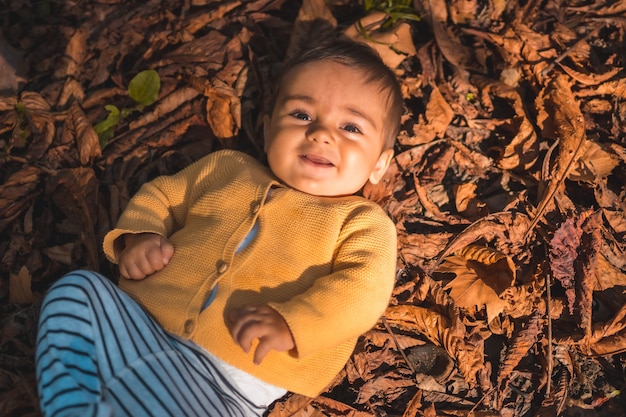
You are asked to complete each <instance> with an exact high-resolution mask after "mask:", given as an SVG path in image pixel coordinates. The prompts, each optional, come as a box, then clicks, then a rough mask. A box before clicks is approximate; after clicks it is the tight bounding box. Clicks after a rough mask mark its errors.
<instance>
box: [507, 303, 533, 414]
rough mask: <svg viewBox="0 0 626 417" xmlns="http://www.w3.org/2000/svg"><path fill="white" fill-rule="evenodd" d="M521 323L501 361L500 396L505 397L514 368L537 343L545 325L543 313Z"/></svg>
mask: <svg viewBox="0 0 626 417" xmlns="http://www.w3.org/2000/svg"><path fill="white" fill-rule="evenodd" d="M521 325H522V326H523V327H522V328H520V329H519V330H518V331H516V334H515V336H514V337H513V340H512V341H511V342H509V343H508V348H507V350H506V356H505V358H504V361H502V362H500V368H499V370H498V389H499V390H500V393H501V395H500V396H499V398H504V397H505V395H504V391H505V389H506V381H507V380H508V378H509V377H510V376H511V373H512V372H513V370H514V369H515V368H516V367H517V365H518V364H519V363H520V361H521V360H522V359H523V358H524V356H526V355H527V354H528V351H529V350H530V348H531V347H532V346H533V345H534V344H535V343H537V340H538V339H539V331H540V330H541V327H543V326H542V324H541V314H538V313H535V314H533V315H532V316H531V317H530V318H529V319H528V321H527V322H524V323H521ZM500 405H502V404H500Z"/></svg>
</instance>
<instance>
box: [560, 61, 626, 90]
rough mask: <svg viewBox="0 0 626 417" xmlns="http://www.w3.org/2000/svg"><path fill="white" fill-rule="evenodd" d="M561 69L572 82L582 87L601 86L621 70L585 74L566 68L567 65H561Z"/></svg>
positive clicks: (613, 69)
mask: <svg viewBox="0 0 626 417" xmlns="http://www.w3.org/2000/svg"><path fill="white" fill-rule="evenodd" d="M560 67H561V69H562V70H563V71H564V72H566V73H567V74H568V75H569V76H570V77H572V78H573V79H574V80H576V81H578V82H579V83H581V84H583V85H589V86H592V85H598V84H602V83H604V82H606V81H608V80H610V79H611V78H613V77H614V76H615V74H617V73H619V72H620V71H621V70H622V68H619V67H613V68H611V69H609V70H608V71H607V72H605V73H602V74H585V73H583V72H580V71H576V70H575V69H573V68H570V67H568V66H567V65H561V66H560Z"/></svg>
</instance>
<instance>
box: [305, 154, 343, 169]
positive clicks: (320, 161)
mask: <svg viewBox="0 0 626 417" xmlns="http://www.w3.org/2000/svg"><path fill="white" fill-rule="evenodd" d="M300 158H302V159H306V160H307V161H309V162H311V163H313V164H315V165H324V166H329V167H332V166H335V164H333V163H332V162H330V161H329V160H328V159H326V158H324V157H323V156H318V155H312V154H307V153H305V154H302V155H300Z"/></svg>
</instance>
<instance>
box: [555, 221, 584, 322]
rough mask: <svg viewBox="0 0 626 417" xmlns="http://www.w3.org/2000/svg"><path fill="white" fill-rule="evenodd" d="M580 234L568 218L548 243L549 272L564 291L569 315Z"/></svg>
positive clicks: (573, 293)
mask: <svg viewBox="0 0 626 417" xmlns="http://www.w3.org/2000/svg"><path fill="white" fill-rule="evenodd" d="M582 233H583V232H582V230H581V229H580V226H579V225H577V222H576V220H575V219H573V218H569V219H567V220H565V221H564V222H563V224H561V226H560V227H559V228H558V229H557V230H556V232H554V236H553V237H552V240H551V241H550V253H549V258H550V270H551V271H552V275H554V278H556V279H557V280H558V281H559V282H560V283H561V286H562V287H563V288H564V289H565V295H566V296H567V301H568V308H569V312H570V314H574V302H575V300H576V290H575V288H574V282H575V281H574V280H575V269H574V261H575V260H576V258H577V257H578V248H579V247H580V239H581V237H582Z"/></svg>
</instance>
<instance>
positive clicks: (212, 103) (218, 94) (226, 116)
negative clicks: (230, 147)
mask: <svg viewBox="0 0 626 417" xmlns="http://www.w3.org/2000/svg"><path fill="white" fill-rule="evenodd" d="M204 95H205V96H206V97H207V102H206V114H207V122H208V123H209V126H211V130H213V133H214V134H215V136H217V138H218V139H229V138H232V137H233V136H235V135H236V134H237V131H238V130H239V126H241V119H236V118H235V115H234V114H233V109H234V108H235V107H237V106H238V105H239V98H237V96H236V95H235V94H234V90H233V89H232V88H230V87H228V86H225V85H220V86H219V87H218V88H214V87H213V86H209V87H208V88H207V89H205V91H204Z"/></svg>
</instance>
